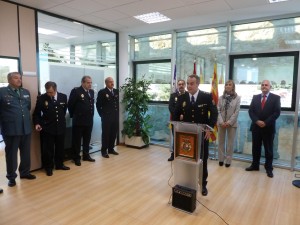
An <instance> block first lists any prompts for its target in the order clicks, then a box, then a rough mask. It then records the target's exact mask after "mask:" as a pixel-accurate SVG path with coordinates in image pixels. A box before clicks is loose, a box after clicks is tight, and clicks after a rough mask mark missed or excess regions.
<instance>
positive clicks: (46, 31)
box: [38, 27, 58, 35]
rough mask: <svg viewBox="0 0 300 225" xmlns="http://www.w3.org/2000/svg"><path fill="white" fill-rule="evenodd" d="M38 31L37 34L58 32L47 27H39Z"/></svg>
mask: <svg viewBox="0 0 300 225" xmlns="http://www.w3.org/2000/svg"><path fill="white" fill-rule="evenodd" d="M38 32H39V34H45V35H49V34H56V33H58V32H57V31H55V30H48V29H45V28H41V27H39V28H38Z"/></svg>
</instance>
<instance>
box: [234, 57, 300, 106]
mask: <svg viewBox="0 0 300 225" xmlns="http://www.w3.org/2000/svg"><path fill="white" fill-rule="evenodd" d="M298 54H299V53H298V52H279V53H261V54H246V55H231V56H230V71H229V74H230V79H233V80H234V82H235V83H236V92H237V93H238V94H239V95H240V96H241V106H249V105H250V103H251V100H252V96H253V95H254V94H259V93H261V89H260V83H261V82H262V81H263V80H270V81H271V84H272V89H271V91H272V92H273V93H274V94H277V95H279V96H280V97H281V107H282V108H283V109H285V110H294V109H295V101H296V84H297V74H298V58H299V56H298Z"/></svg>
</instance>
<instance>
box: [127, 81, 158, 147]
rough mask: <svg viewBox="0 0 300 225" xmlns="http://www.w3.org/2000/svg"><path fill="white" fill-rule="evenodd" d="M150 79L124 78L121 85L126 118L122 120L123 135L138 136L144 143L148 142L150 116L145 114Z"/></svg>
mask: <svg viewBox="0 0 300 225" xmlns="http://www.w3.org/2000/svg"><path fill="white" fill-rule="evenodd" d="M150 84H151V81H149V80H146V79H145V78H144V77H142V79H141V80H139V81H136V80H135V79H133V78H126V80H125V84H124V85H122V86H121V91H122V92H123V100H122V103H123V104H124V106H125V111H126V119H125V121H124V129H123V130H122V134H123V135H127V136H128V137H129V138H131V137H132V136H140V137H142V140H143V141H144V143H145V144H147V145H148V144H149V134H150V128H151V127H152V126H151V125H150V123H149V120H150V116H149V115H147V111H148V104H149V100H150V97H149V95H148V94H147V91H148V90H149V89H150V87H149V86H150Z"/></svg>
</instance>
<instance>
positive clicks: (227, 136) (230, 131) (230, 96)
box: [217, 80, 241, 167]
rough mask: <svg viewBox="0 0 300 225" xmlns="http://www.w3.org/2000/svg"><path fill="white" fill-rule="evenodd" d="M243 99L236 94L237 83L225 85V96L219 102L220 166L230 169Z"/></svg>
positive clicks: (230, 81) (228, 82)
mask: <svg viewBox="0 0 300 225" xmlns="http://www.w3.org/2000/svg"><path fill="white" fill-rule="evenodd" d="M240 102H241V97H240V96H238V95H237V93H236V92H235V83H234V82H233V81H232V80H228V81H227V82H226V83H225V87H224V92H223V95H222V96H220V98H219V101H218V111H219V115H218V122H217V125H218V139H219V147H218V150H219V165H220V166H223V164H224V161H225V166H226V167H229V166H230V164H231V159H232V155H233V144H234V139H235V134H236V129H237V124H238V123H237V118H238V115H239V111H240Z"/></svg>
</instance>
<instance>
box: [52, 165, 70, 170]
mask: <svg viewBox="0 0 300 225" xmlns="http://www.w3.org/2000/svg"><path fill="white" fill-rule="evenodd" d="M55 169H57V170H70V167H68V166H65V165H62V166H59V167H56V168H55Z"/></svg>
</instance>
